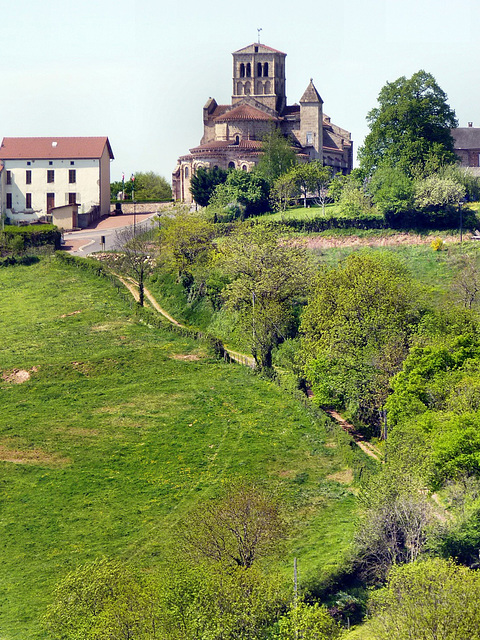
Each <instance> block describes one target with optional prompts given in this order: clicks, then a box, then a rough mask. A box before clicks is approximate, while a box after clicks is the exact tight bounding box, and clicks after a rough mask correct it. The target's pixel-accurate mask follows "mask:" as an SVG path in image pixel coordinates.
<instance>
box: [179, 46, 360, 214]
mask: <svg viewBox="0 0 480 640" xmlns="http://www.w3.org/2000/svg"><path fill="white" fill-rule="evenodd" d="M232 55H233V94H232V102H231V104H225V105H221V104H217V102H216V100H214V99H213V98H209V99H208V101H207V103H206V105H205V106H204V108H203V127H204V132H203V137H202V140H201V142H200V144H199V145H198V146H197V147H194V148H193V149H190V153H189V154H187V155H184V156H181V157H180V158H179V159H178V162H177V166H176V167H175V171H174V172H173V174H172V191H173V197H174V199H175V200H179V201H183V202H192V196H191V194H190V180H191V177H192V174H194V173H195V171H196V170H197V169H198V168H200V167H209V168H212V167H219V168H221V169H229V168H232V169H243V170H244V171H250V170H251V169H252V168H253V167H254V166H255V165H256V164H257V163H258V160H259V157H260V155H261V149H262V139H263V137H264V136H265V134H266V133H268V132H269V131H271V130H272V128H278V129H280V130H281V131H282V133H283V134H284V135H285V136H288V137H289V139H290V140H291V141H292V145H293V146H294V148H295V150H296V152H297V154H298V156H299V159H300V160H302V161H309V160H319V161H320V162H322V163H323V164H324V165H327V166H330V167H332V169H333V171H334V173H338V172H341V173H349V172H350V171H351V170H352V167H353V143H352V140H351V135H350V133H349V132H348V131H346V130H345V129H342V128H341V127H338V126H337V125H335V124H333V123H332V122H331V120H330V118H329V117H328V116H327V115H325V114H324V113H323V100H322V98H321V97H320V95H319V93H318V91H317V90H316V88H315V86H314V84H313V80H310V83H309V85H308V87H307V88H306V90H305V92H304V94H303V96H302V97H301V99H300V104H293V105H290V106H289V105H287V98H286V93H285V58H286V54H285V53H282V52H281V51H277V50H276V49H272V48H271V47H267V46H266V45H264V44H260V43H253V44H251V45H248V46H247V47H244V48H243V49H240V50H239V51H235V52H234V53H233V54H232Z"/></svg>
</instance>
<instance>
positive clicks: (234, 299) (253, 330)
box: [220, 225, 311, 371]
mask: <svg viewBox="0 0 480 640" xmlns="http://www.w3.org/2000/svg"><path fill="white" fill-rule="evenodd" d="M220 250H221V252H222V254H223V267H224V269H225V271H226V273H228V274H229V275H230V277H231V278H232V280H233V281H232V282H231V283H230V284H229V285H228V286H227V287H226V289H225V291H224V297H225V299H226V303H227V307H228V308H230V309H234V310H237V311H239V312H240V321H241V325H242V328H243V330H244V333H245V335H246V336H248V337H249V339H250V344H251V349H252V355H253V356H254V358H255V361H256V364H257V366H258V368H259V369H266V370H267V371H268V370H269V369H271V366H272V351H273V349H274V347H275V346H276V345H277V344H278V343H279V342H281V341H282V340H283V339H284V338H285V337H288V332H289V327H290V325H291V323H292V322H293V320H294V317H295V308H296V305H298V302H299V297H301V296H302V295H304V294H305V293H306V291H307V289H308V286H309V282H310V275H311V263H310V260H309V256H308V255H307V253H306V249H305V248H304V247H303V246H301V245H299V244H298V243H297V244H293V243H289V242H287V241H285V240H284V239H282V237H281V235H280V232H279V231H278V230H276V229H269V228H268V227H267V226H265V225H255V226H251V227H246V228H242V229H240V230H239V231H238V232H237V233H236V234H232V235H231V236H229V237H228V238H226V239H225V241H224V242H223V243H222V245H221V247H220Z"/></svg>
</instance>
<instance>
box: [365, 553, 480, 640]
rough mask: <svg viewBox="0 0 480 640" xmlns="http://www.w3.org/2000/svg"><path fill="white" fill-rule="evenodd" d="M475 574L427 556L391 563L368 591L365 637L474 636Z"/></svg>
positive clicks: (478, 581) (479, 621)
mask: <svg viewBox="0 0 480 640" xmlns="http://www.w3.org/2000/svg"><path fill="white" fill-rule="evenodd" d="M479 608H480V574H478V572H476V571H472V570H471V569H467V568H465V567H459V566H457V565H455V564H454V563H453V562H451V561H445V560H441V559H439V558H432V559H429V560H422V561H418V562H415V563H413V564H409V565H404V566H399V567H395V568H394V569H392V571H391V573H390V576H389V579H388V583H387V586H386V587H385V588H384V589H381V590H379V591H377V592H376V593H374V594H373V596H372V599H371V602H370V610H371V615H372V620H371V623H370V624H369V633H370V635H369V637H372V638H373V639H374V640H405V639H406V638H412V639H413V638H414V639H415V640H437V639H440V638H441V640H465V639H466V638H468V639H469V640H478V639H479V638H480V615H479Z"/></svg>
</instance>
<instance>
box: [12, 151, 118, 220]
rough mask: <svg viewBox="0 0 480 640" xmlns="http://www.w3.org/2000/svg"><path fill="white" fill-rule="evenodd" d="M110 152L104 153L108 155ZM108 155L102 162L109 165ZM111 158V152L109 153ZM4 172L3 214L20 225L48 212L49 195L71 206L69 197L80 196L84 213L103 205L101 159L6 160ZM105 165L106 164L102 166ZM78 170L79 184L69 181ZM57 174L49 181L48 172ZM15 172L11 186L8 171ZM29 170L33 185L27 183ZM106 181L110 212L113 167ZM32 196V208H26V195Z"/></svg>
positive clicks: (78, 199) (56, 201)
mask: <svg viewBox="0 0 480 640" xmlns="http://www.w3.org/2000/svg"><path fill="white" fill-rule="evenodd" d="M105 153H107V152H106V149H105V151H104V155H105ZM104 155H103V156H102V162H103V164H105V160H104V159H103V158H104ZM107 156H108V153H107ZM4 165H5V169H4V171H3V172H2V173H4V174H5V176H4V177H3V180H4V188H3V192H4V195H3V203H2V207H3V208H2V211H4V212H5V213H6V214H7V216H8V217H9V218H10V219H11V220H12V222H14V223H15V222H19V221H22V220H26V221H29V222H33V221H34V220H37V219H38V218H40V217H42V216H44V215H46V213H47V193H54V194H55V205H54V206H62V205H65V204H68V201H69V194H70V193H75V194H76V201H77V203H78V204H79V205H80V211H89V210H90V209H91V208H92V207H95V206H99V205H101V202H100V186H101V184H100V183H101V180H100V160H97V159H80V160H31V161H27V160H5V161H4ZM102 166H103V165H102ZM71 169H75V178H76V180H75V182H74V183H70V182H69V171H70V170H71ZM48 170H53V171H54V182H51V183H49V182H47V171H48ZM7 171H10V172H11V184H10V185H7V184H6V172H7ZM27 171H31V184H27ZM102 179H103V181H104V182H105V183H106V181H108V189H105V191H106V193H107V194H108V204H107V203H106V202H103V203H102V204H103V206H104V207H106V213H108V211H109V202H110V186H109V182H110V166H109V164H108V165H107V168H104V169H103V175H102ZM7 193H11V194H12V209H13V211H12V210H10V209H7V208H6V204H7V203H6V194H7ZM27 193H31V194H32V207H31V209H26V194H27Z"/></svg>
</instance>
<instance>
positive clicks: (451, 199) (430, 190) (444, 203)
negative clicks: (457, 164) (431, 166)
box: [415, 175, 465, 209]
mask: <svg viewBox="0 0 480 640" xmlns="http://www.w3.org/2000/svg"><path fill="white" fill-rule="evenodd" d="M464 198H465V187H464V186H463V185H462V184H460V183H458V182H457V181H456V180H454V179H453V178H450V177H441V176H438V175H431V176H427V177H426V178H423V179H422V180H418V181H417V182H416V184H415V206H417V207H418V208H422V209H436V208H442V209H445V208H458V207H460V206H461V202H462V200H463V199H464Z"/></svg>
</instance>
